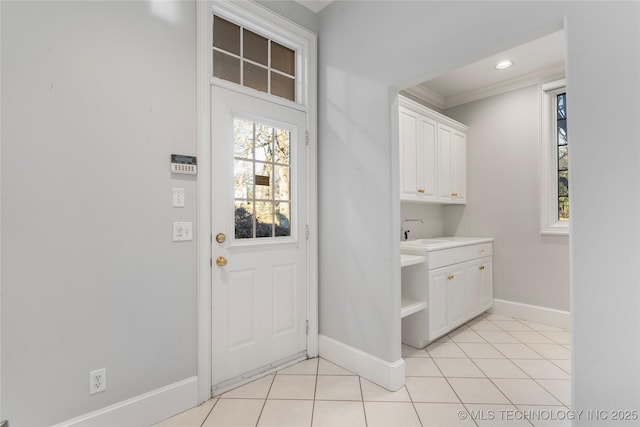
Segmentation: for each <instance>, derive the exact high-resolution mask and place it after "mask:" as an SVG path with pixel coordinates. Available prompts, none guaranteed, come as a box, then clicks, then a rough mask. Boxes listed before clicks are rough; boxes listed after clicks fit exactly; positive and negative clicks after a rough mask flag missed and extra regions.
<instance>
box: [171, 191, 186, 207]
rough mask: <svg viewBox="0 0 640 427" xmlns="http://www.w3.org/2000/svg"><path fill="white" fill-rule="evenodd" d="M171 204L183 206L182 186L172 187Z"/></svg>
mask: <svg viewBox="0 0 640 427" xmlns="http://www.w3.org/2000/svg"><path fill="white" fill-rule="evenodd" d="M171 194H172V206H173V207H174V208H184V188H172V189H171Z"/></svg>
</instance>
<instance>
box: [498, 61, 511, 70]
mask: <svg viewBox="0 0 640 427" xmlns="http://www.w3.org/2000/svg"><path fill="white" fill-rule="evenodd" d="M512 65H513V62H511V61H509V60H508V59H507V60H505V61H500V62H498V63H497V64H496V70H506V69H507V68H509V67H511V66H512Z"/></svg>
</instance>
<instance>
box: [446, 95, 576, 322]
mask: <svg viewBox="0 0 640 427" xmlns="http://www.w3.org/2000/svg"><path fill="white" fill-rule="evenodd" d="M444 114H445V115H447V116H449V117H451V118H453V119H455V120H458V121H460V122H462V123H464V124H466V125H468V126H469V127H470V129H469V134H468V141H469V142H468V145H467V185H468V190H467V193H468V196H467V197H468V200H467V205H466V206H453V205H450V206H446V207H445V208H444V221H445V235H451V236H454V235H458V236H491V237H493V238H494V239H495V241H494V266H493V277H494V288H493V290H494V291H493V292H494V297H495V298H499V299H504V300H508V301H515V302H521V303H525V304H532V305H538V306H542V307H549V308H555V309H559V310H569V238H568V236H542V235H540V231H539V228H540V227H539V221H538V218H539V211H540V210H539V201H540V198H539V190H538V188H539V157H540V90H539V88H538V86H537V85H532V86H529V87H526V88H523V89H520V90H516V91H513V92H509V93H505V94H502V95H498V96H493V97H491V98H486V99H483V100H479V101H475V102H471V103H469V104H465V105H461V106H458V107H454V108H450V109H448V110H445V111H444Z"/></svg>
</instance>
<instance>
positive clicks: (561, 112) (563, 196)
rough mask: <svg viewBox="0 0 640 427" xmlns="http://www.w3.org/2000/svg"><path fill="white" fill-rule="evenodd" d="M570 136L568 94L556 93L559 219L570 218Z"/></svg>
mask: <svg viewBox="0 0 640 427" xmlns="http://www.w3.org/2000/svg"><path fill="white" fill-rule="evenodd" d="M568 142H569V138H568V134H567V94H566V92H565V93H560V94H558V95H556V145H557V150H558V155H557V158H558V220H560V221H568V220H569V145H568Z"/></svg>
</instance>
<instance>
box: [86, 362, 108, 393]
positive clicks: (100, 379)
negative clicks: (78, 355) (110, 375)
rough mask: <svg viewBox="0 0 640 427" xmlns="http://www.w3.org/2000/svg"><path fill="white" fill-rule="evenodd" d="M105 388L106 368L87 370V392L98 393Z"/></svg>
mask: <svg viewBox="0 0 640 427" xmlns="http://www.w3.org/2000/svg"><path fill="white" fill-rule="evenodd" d="M106 389H107V369H106V368H102V369H96V370H95V371H91V372H89V394H94V393H99V392H101V391H105V390H106Z"/></svg>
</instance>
